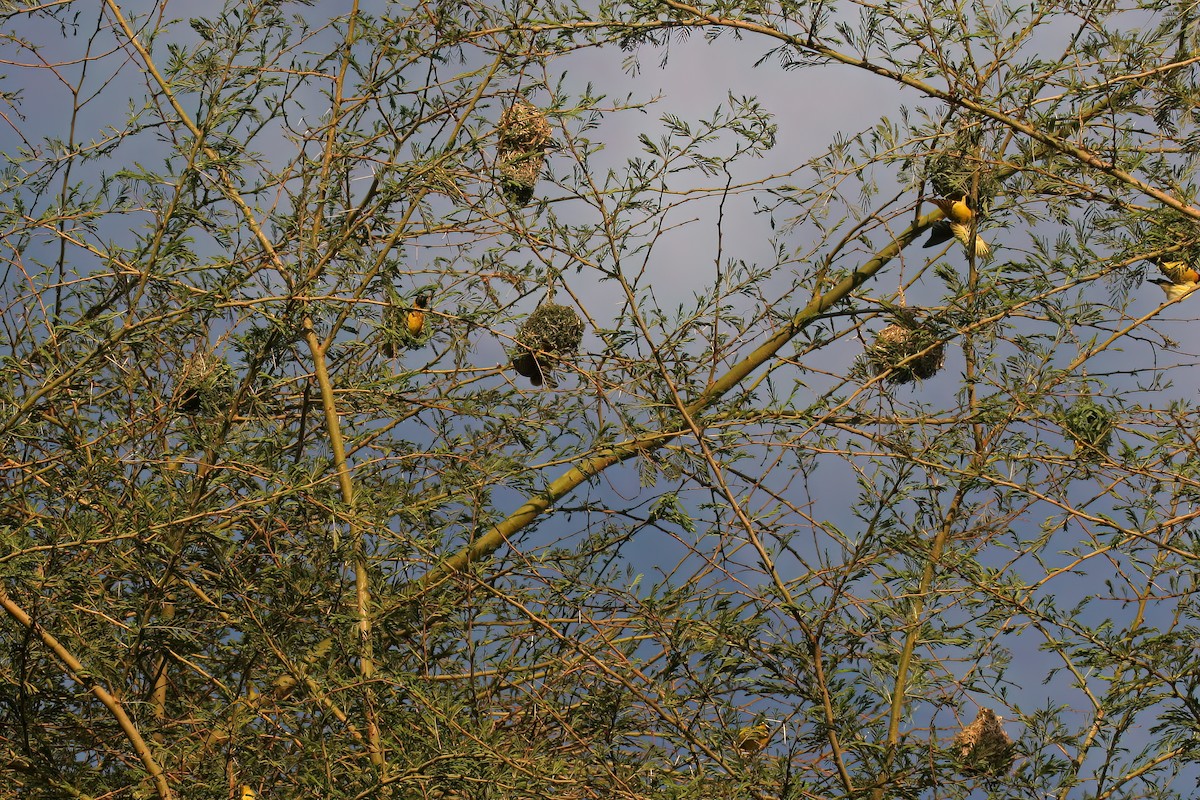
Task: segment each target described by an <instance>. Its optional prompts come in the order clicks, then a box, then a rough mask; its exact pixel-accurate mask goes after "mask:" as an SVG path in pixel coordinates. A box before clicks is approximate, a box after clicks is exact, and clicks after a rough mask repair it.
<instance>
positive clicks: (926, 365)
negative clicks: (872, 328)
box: [864, 310, 946, 383]
mask: <svg viewBox="0 0 1200 800" xmlns="http://www.w3.org/2000/svg"><path fill="white" fill-rule="evenodd" d="M864 356H865V358H866V363H867V367H868V368H869V369H870V371H871V374H872V375H882V374H884V373H885V372H886V373H888V375H887V380H888V381H890V382H892V383H909V382H911V381H913V380H922V381H923V380H928V379H929V378H932V377H933V376H934V375H936V374H937V373H938V371H939V370H940V369H941V368H942V365H944V364H945V363H946V343H945V342H944V341H943V340H942V337H941V336H939V335H938V333H937V332H936V331H934V330H933V329H932V328H931V327H930V326H929V325H927V324H922V323H920V322H918V321H917V316H916V315H915V314H913V313H912V312H911V310H910V311H906V312H905V314H904V315H903V316H898V317H897V321H896V322H893V323H892V324H891V325H888V326H887V327H886V328H884V329H883V330H881V331H880V332H879V335H878V336H876V337H875V343H874V344H872V345H871V346H870V347H868V348H867V351H866V353H864ZM906 359H911V360H907V361H906Z"/></svg>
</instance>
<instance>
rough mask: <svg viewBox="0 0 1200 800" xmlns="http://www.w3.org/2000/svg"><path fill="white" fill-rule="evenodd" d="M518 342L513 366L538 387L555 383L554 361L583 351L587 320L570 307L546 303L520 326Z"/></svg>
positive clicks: (514, 352)
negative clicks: (584, 325)
mask: <svg viewBox="0 0 1200 800" xmlns="http://www.w3.org/2000/svg"><path fill="white" fill-rule="evenodd" d="M516 341H517V347H516V348H515V349H514V351H513V367H514V368H515V369H516V370H517V373H518V374H520V375H523V376H524V377H526V378H529V380H530V381H532V382H533V385H534V386H541V385H542V383H543V382H545V383H547V384H549V385H550V386H555V385H557V384H556V383H555V381H554V375H553V372H552V366H553V363H554V360H555V359H559V358H570V357H572V356H574V355H575V354H576V353H578V352H579V345H580V343H582V342H583V320H582V319H580V318H579V314H578V312H576V311H575V309H573V308H571V307H570V306H560V305H555V304H553V303H546V304H544V305H542V306H540V307H538V309H537V310H536V311H534V312H533V313H532V314H530V315H529V317H528V318H527V319H526V320H525V321H524V322H522V323H521V326H520V327H519V328H517V336H516Z"/></svg>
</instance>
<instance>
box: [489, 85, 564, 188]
mask: <svg viewBox="0 0 1200 800" xmlns="http://www.w3.org/2000/svg"><path fill="white" fill-rule="evenodd" d="M550 132H551V131H550V123H549V122H547V121H546V115H545V114H543V113H542V112H541V110H540V109H539V108H537V107H536V106H534V105H532V104H530V103H528V102H526V101H525V100H517V101H515V102H514V103H513V104H512V105H511V106H509V107H508V109H507V110H506V111H505V112H504V113H503V114H502V115H501V116H500V142H499V145H498V146H497V153H496V155H497V158H496V163H497V166H498V168H499V170H500V188H501V190H503V192H504V195H505V196H506V197H508V198H509V199H511V200H513V201H514V202H516V203H519V204H521V205H524V204H525V203H528V202H529V201H530V200H531V199H533V188H534V186H536V185H537V181H538V176H539V175H541V174H542V165H543V164H544V163H545V161H546V148H547V147H548V146H549V145H550Z"/></svg>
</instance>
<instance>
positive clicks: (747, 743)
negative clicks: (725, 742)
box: [735, 722, 771, 756]
mask: <svg viewBox="0 0 1200 800" xmlns="http://www.w3.org/2000/svg"><path fill="white" fill-rule="evenodd" d="M770 739H771V727H770V726H769V725H767V723H765V722H760V723H758V724H757V725H751V726H749V727H746V728H742V729H741V730H739V731H738V732H737V737H736V740H735V744H736V745H737V749H738V752H740V753H741V754H742V755H744V756H752V755H754V754H755V753H758V752H759V751H760V750H762V749H763V748H764V747H766V746H767V742H768V741H770Z"/></svg>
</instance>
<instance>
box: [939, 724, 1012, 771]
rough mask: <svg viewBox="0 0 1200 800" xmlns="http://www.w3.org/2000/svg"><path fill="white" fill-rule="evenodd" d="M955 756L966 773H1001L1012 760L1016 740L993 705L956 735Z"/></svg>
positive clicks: (1006, 769)
mask: <svg viewBox="0 0 1200 800" xmlns="http://www.w3.org/2000/svg"><path fill="white" fill-rule="evenodd" d="M954 747H955V758H956V760H957V761H958V765H959V769H961V770H962V772H963V773H964V774H978V773H984V774H987V775H1002V774H1004V773H1005V772H1008V770H1009V768H1010V767H1011V766H1012V762H1013V755H1014V753H1013V744H1012V740H1011V739H1009V738H1008V734H1007V733H1005V732H1004V726H1003V725H1002V724H1001V721H1000V717H998V716H996V713H995V712H994V711H992V710H991V709H990V708H983V709H980V710H979V715H978V716H976V717H975V721H974V722H972V723H971V724H970V725H968V726H967V727H965V728H963V729H962V730H961V731H959V732H958V734H957V735H956V736H955V737H954Z"/></svg>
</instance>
